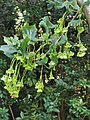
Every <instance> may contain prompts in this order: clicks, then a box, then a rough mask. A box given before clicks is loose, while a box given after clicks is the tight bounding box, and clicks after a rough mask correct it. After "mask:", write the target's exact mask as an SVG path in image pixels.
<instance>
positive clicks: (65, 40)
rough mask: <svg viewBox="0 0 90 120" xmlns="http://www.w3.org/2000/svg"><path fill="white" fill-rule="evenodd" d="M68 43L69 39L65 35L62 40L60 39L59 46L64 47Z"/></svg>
mask: <svg viewBox="0 0 90 120" xmlns="http://www.w3.org/2000/svg"><path fill="white" fill-rule="evenodd" d="M67 41H68V38H67V35H66V34H65V35H62V37H61V39H60V41H59V43H58V44H59V45H63V44H65V43H66V42H67Z"/></svg>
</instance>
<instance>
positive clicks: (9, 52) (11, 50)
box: [0, 45, 20, 58]
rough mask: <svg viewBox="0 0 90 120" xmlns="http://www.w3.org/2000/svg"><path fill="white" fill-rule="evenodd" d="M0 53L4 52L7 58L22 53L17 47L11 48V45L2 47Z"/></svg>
mask: <svg viewBox="0 0 90 120" xmlns="http://www.w3.org/2000/svg"><path fill="white" fill-rule="evenodd" d="M0 51H3V52H4V54H5V55H6V56H7V57H10V58H11V57H13V55H12V54H13V53H17V52H18V53H20V51H18V50H17V49H16V48H15V47H13V46H10V45H1V47H0Z"/></svg>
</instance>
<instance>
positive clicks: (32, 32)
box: [22, 24, 37, 42]
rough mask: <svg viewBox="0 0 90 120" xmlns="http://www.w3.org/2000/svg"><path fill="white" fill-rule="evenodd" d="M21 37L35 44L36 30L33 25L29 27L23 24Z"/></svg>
mask: <svg viewBox="0 0 90 120" xmlns="http://www.w3.org/2000/svg"><path fill="white" fill-rule="evenodd" d="M22 32H23V37H24V38H26V37H27V38H29V40H31V41H33V42H35V41H36V33H37V28H36V26H35V25H31V26H29V25H28V24H25V25H24V27H23V29H22Z"/></svg>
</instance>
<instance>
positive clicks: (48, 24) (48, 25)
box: [39, 16, 55, 34]
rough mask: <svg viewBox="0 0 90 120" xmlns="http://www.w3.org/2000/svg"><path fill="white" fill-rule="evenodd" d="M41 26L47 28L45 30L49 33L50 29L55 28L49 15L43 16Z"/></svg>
mask: <svg viewBox="0 0 90 120" xmlns="http://www.w3.org/2000/svg"><path fill="white" fill-rule="evenodd" d="M39 25H40V26H42V27H44V28H45V32H46V33H47V34H48V33H49V32H50V29H52V28H54V27H55V26H54V25H53V24H52V23H51V22H50V20H49V18H48V16H46V17H44V18H42V21H41V22H40V23H39Z"/></svg>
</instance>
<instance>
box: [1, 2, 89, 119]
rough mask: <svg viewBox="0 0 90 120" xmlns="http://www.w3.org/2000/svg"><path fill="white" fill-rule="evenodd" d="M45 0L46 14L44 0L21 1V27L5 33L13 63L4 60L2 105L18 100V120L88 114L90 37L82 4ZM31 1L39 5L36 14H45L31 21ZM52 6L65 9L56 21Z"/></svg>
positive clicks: (6, 49)
mask: <svg viewBox="0 0 90 120" xmlns="http://www.w3.org/2000/svg"><path fill="white" fill-rule="evenodd" d="M43 2H45V1H43ZM46 3H47V6H48V11H49V10H50V11H49V16H47V15H46V16H44V17H43V18H41V17H40V16H41V14H40V16H38V15H39V14H37V12H38V10H39V9H40V8H41V7H39V6H40V5H41V3H40V1H25V0H23V1H17V6H18V7H17V6H16V7H15V10H17V11H18V13H19V14H18V15H19V16H18V19H19V20H21V21H22V23H21V22H20V23H19V22H18V19H17V22H18V25H20V26H19V28H18V25H17V28H18V30H20V31H18V32H19V33H18V34H16V35H14V36H13V37H5V36H4V42H5V45H1V46H0V51H1V52H3V53H4V54H5V55H6V56H7V57H9V58H10V60H11V63H10V65H9V64H8V68H7V67H6V61H2V60H1V61H0V71H1V75H0V77H1V76H2V78H0V79H1V82H0V86H2V87H1V90H0V93H1V96H0V98H1V101H3V102H1V104H3V105H1V107H2V106H7V107H8V105H12V106H13V105H14V104H13V103H14V102H15V103H16V104H18V107H19V108H14V109H16V110H17V109H19V112H20V116H15V119H16V120H56V119H61V120H63V119H65V120H75V119H76V120H79V119H80V120H81V119H89V117H90V110H89V108H90V107H89V99H90V94H89V92H90V90H89V89H90V81H89V78H88V76H87V73H86V72H87V66H89V60H88V57H87V56H88V50H89V47H88V45H87V43H86V38H85V41H83V40H82V36H83V35H84V34H86V30H87V24H86V21H85V19H84V16H83V13H82V8H79V6H78V5H77V2H76V0H70V1H69V0H66V1H63V0H61V1H60V0H54V1H53V0H47V1H46V2H45V5H46ZM21 4H22V6H21ZM31 5H34V9H35V5H36V6H38V5H39V6H38V7H37V9H38V10H37V9H35V10H36V11H34V12H35V15H36V16H35V18H38V19H39V17H40V19H39V20H38V19H35V21H34V20H33V21H32V19H33V18H32V19H31V21H32V22H30V21H29V20H28V19H29V18H28V16H30V11H31V8H30V7H27V6H31ZM53 7H54V10H57V9H58V10H59V9H60V10H61V11H62V10H64V12H63V14H62V15H61V16H60V18H59V19H58V18H57V21H53V20H52V16H50V14H51V15H52V9H53ZM25 10H26V11H25ZM40 10H41V9H40ZM32 12H33V10H32ZM33 15H34V13H33V14H31V16H30V18H31V17H34V16H33ZM37 21H40V22H39V23H38V22H37ZM24 22H25V23H24ZM31 23H34V24H33V25H31ZM37 23H38V24H37ZM7 62H8V61H7ZM3 65H4V66H5V67H6V68H5V69H4V67H3ZM2 69H4V71H3V70H2ZM5 71H6V72H5ZM5 90H6V91H5ZM8 93H9V94H8ZM12 106H11V108H12V109H13V107H12ZM12 111H14V110H12ZM7 112H8V111H6V113H7ZM6 113H5V114H6ZM7 119H8V115H7Z"/></svg>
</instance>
